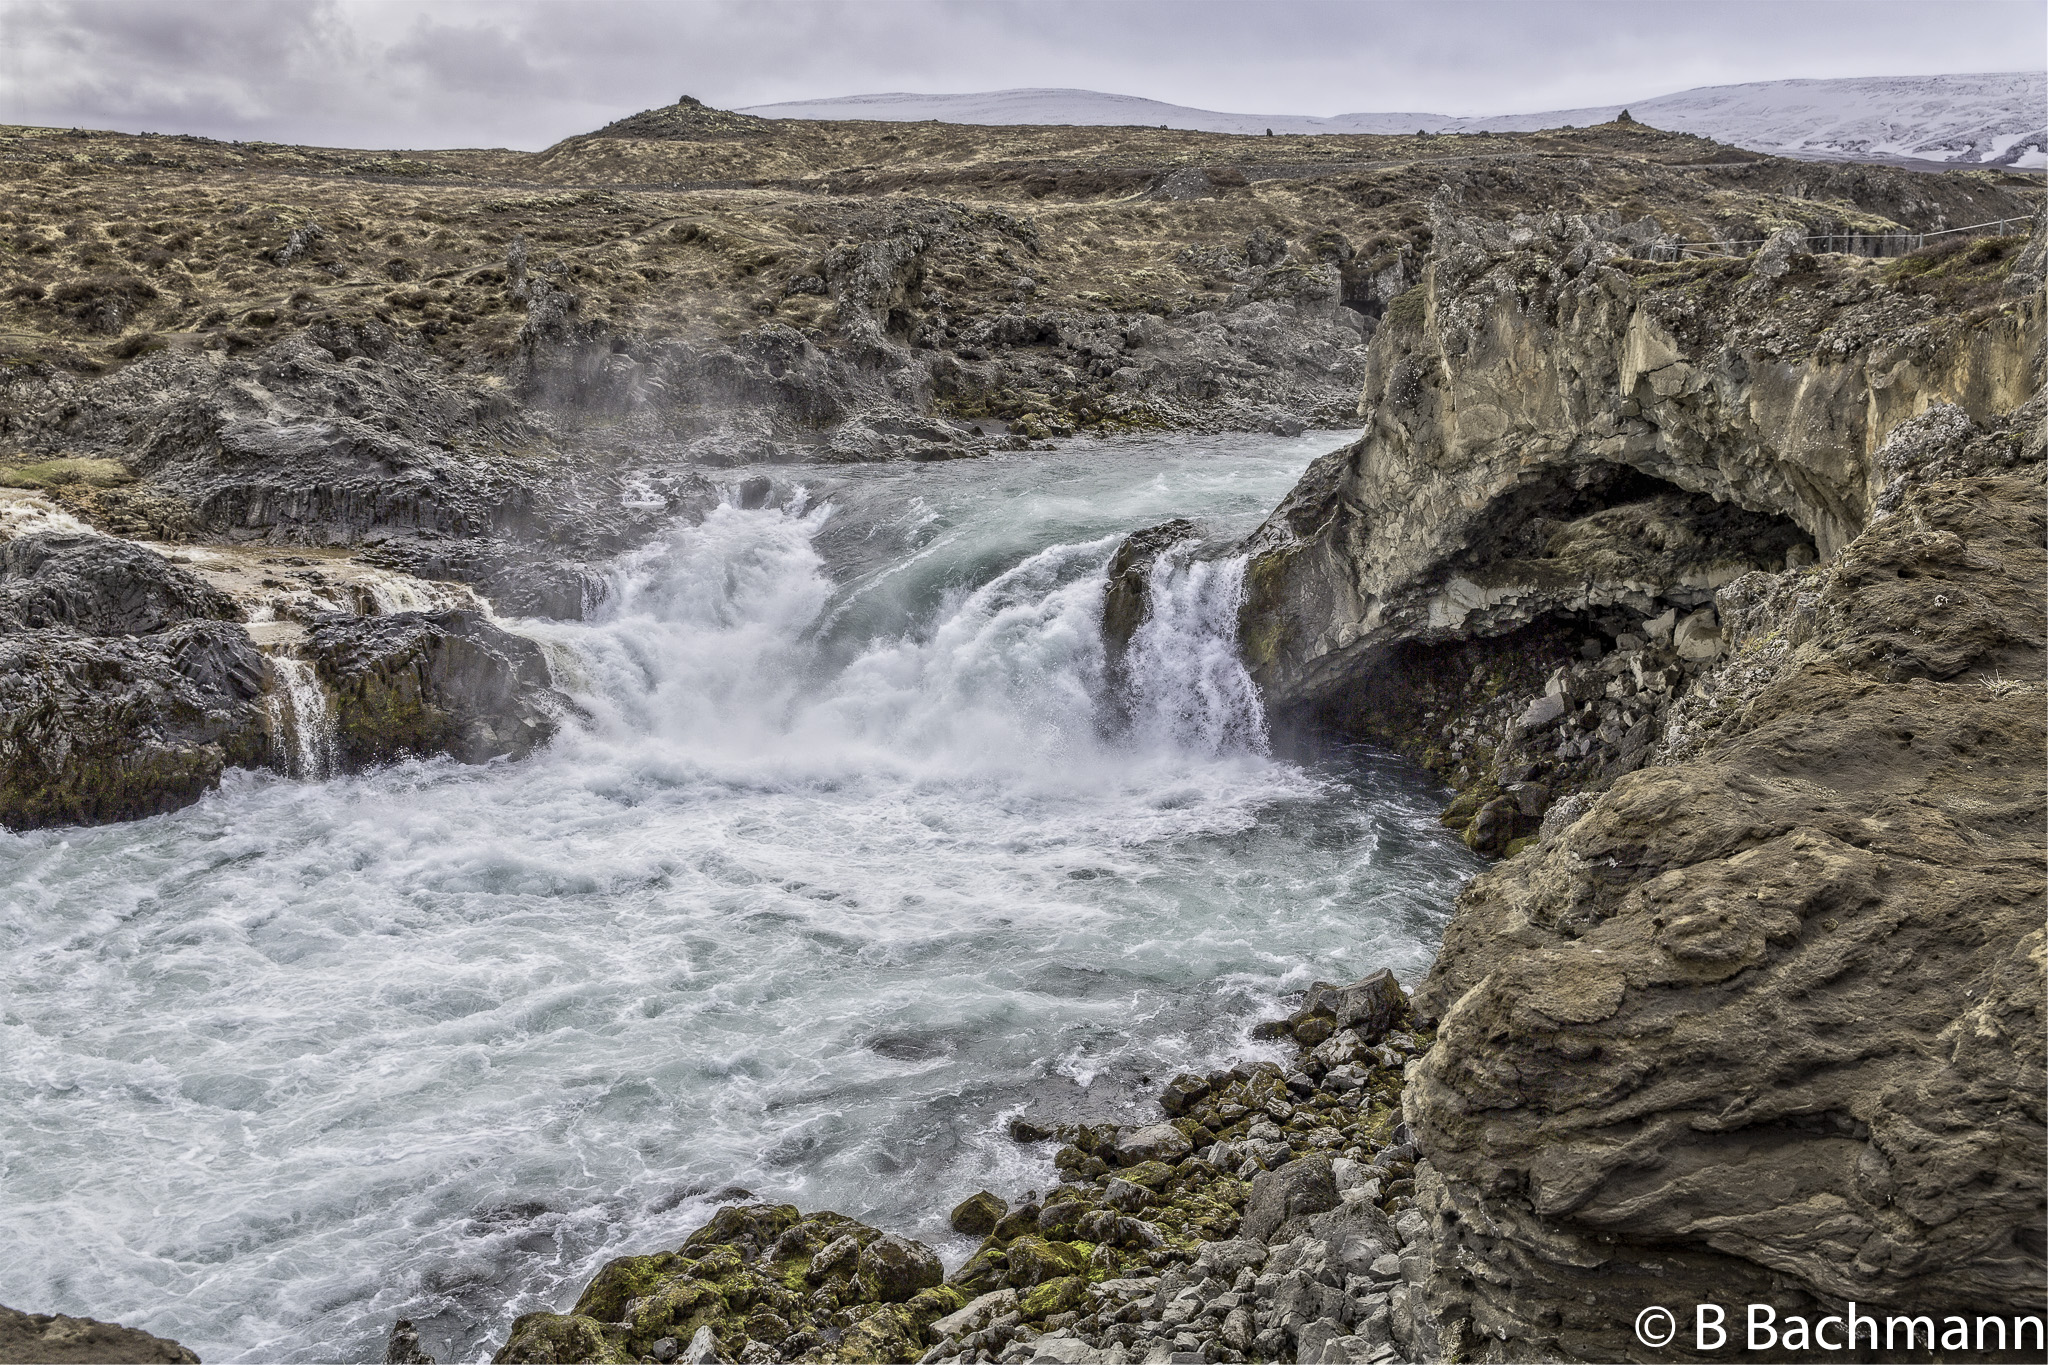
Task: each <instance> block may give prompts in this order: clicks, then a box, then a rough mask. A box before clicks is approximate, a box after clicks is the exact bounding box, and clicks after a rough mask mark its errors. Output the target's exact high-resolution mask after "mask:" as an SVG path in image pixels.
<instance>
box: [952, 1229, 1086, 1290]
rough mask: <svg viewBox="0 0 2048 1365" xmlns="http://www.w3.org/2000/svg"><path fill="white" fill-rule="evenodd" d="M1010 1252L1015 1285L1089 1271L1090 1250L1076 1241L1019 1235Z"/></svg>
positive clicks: (1010, 1271) (1011, 1283) (1013, 1283)
mask: <svg viewBox="0 0 2048 1365" xmlns="http://www.w3.org/2000/svg"><path fill="white" fill-rule="evenodd" d="M1007 1254H1008V1258H1009V1280H1010V1285H1011V1287H1012V1288H1020V1289H1021V1288H1024V1287H1027V1286H1031V1285H1038V1284H1043V1283H1045V1282H1046V1281H1047V1280H1056V1279H1059V1278H1060V1277H1061V1276H1064V1275H1081V1276H1084V1277H1085V1276H1086V1275H1087V1273H1088V1250H1087V1249H1085V1248H1083V1247H1082V1246H1080V1245H1079V1244H1077V1243H1074V1242H1049V1241H1047V1240H1046V1239H1045V1238H1043V1237H1019V1238H1018V1239H1017V1240H1016V1241H1014V1242H1012V1243H1010V1245H1009V1247H1008V1248H1007ZM955 1279H956V1280H957V1279H958V1277H957V1276H956V1277H955Z"/></svg>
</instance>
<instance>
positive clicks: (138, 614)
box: [0, 534, 242, 635]
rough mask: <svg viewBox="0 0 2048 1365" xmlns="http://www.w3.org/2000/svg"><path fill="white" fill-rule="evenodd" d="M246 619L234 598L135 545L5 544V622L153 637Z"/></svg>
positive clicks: (1, 579) (31, 540)
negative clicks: (183, 626)
mask: <svg viewBox="0 0 2048 1365" xmlns="http://www.w3.org/2000/svg"><path fill="white" fill-rule="evenodd" d="M241 616H242V613H241V609H240V608H239V607H237V606H236V604H235V602H234V599H233V598H231V597H229V596H228V595H227V594H226V593H224V592H221V591H220V590H219V589H217V588H214V587H213V586H211V585H210V584H208V583H206V582H205V581H203V580H202V579H200V578H199V577H198V576H197V575H195V574H192V573H190V572H188V571H187V570H185V569H181V568H179V567H178V566H177V565H175V564H172V563H171V562H170V561H169V560H167V559H165V558H164V557H163V556H162V555H160V554H157V553H156V552H155V551H153V550H150V549H148V548H147V547H145V546H141V545H137V544H135V543H134V542H133V541H127V540H118V539H116V538H114V537H112V536H98V535H83V536H82V535H51V534H43V535H27V536H19V537H16V538H15V539H13V540H8V541H5V542H0V622H5V621H7V620H9V619H12V620H13V621H15V622H17V623H19V626H20V627H22V628H26V629H29V630H40V629H44V628H47V627H55V628H59V629H64V630H74V631H77V632H79V633H80V634H83V635H151V634H154V633H156V632H158V631H160V630H163V629H165V628H167V627H169V626H172V625H175V624H177V623H178V622H180V621H238V620H240V619H241ZM0 628H4V627H0Z"/></svg>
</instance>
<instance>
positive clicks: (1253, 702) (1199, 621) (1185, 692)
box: [1125, 544, 1267, 754]
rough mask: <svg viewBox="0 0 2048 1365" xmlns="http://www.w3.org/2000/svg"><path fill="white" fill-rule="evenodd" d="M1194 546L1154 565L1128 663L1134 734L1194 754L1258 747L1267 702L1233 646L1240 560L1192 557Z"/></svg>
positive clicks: (1262, 743)
mask: <svg viewBox="0 0 2048 1365" xmlns="http://www.w3.org/2000/svg"><path fill="white" fill-rule="evenodd" d="M1192 549H1193V547H1192V545H1191V544H1190V545H1183V546H1178V547H1175V549H1173V550H1169V551H1167V552H1166V553H1164V554H1161V555H1160V556H1159V557H1158V559H1156V560H1154V561H1153V564H1152V572H1151V578H1150V580H1149V582H1148V585H1147V606H1148V609H1147V611H1146V615H1145V620H1144V623H1143V624H1142V625H1140V626H1139V627H1138V630H1137V633H1136V634H1135V635H1134V636H1132V637H1131V647H1130V653H1129V656H1128V658H1127V660H1126V663H1125V675H1126V678H1127V683H1126V686H1127V688H1128V693H1129V695H1128V698H1127V701H1128V705H1129V708H1130V714H1131V730H1132V733H1133V734H1134V735H1136V736H1139V737H1142V738H1146V739H1150V740H1151V741H1153V742H1154V743H1162V744H1171V745H1174V746H1176V747H1179V748H1185V749H1189V750H1193V751H1195V752H1198V753H1207V754H1227V753H1254V754H1263V753H1265V752H1266V744H1267V734H1266V715H1265V708H1264V707H1263V706H1262V705H1261V703H1260V701H1259V690H1258V687H1257V685H1256V684H1254V683H1253V682H1252V679H1251V675H1250V674H1249V673H1247V672H1246V671H1245V667H1244V663H1243V661H1242V660H1241V659H1240V658H1239V657H1238V650H1237V611H1238V607H1239V606H1240V605H1242V603H1243V601H1244V569H1245V560H1244V558H1243V556H1237V557H1233V558H1230V559H1218V560H1196V559H1193V558H1192V557H1191V554H1192Z"/></svg>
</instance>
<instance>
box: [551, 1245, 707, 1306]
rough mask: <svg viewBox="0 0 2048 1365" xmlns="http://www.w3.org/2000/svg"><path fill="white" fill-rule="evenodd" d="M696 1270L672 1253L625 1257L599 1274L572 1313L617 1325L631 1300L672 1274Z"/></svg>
mask: <svg viewBox="0 0 2048 1365" xmlns="http://www.w3.org/2000/svg"><path fill="white" fill-rule="evenodd" d="M694 1268H695V1263H694V1262H691V1261H688V1260H685V1259H684V1258H683V1257H681V1256H678V1255H676V1254H675V1253H674V1252H672V1251H664V1252H661V1253H659V1254H658V1255H654V1256H622V1257H620V1258H619V1259H618V1260H616V1261H612V1262H609V1263H608V1264H607V1265H606V1266H605V1268H604V1269H602V1270H600V1271H598V1272H597V1278H595V1279H593V1280H592V1281H591V1282H590V1284H589V1286H588V1287H586V1288H585V1289H584V1291H583V1297H581V1298H579V1299H577V1300H576V1306H575V1307H574V1308H573V1309H571V1310H570V1311H571V1312H572V1313H577V1314H580V1315H582V1316H583V1317H587V1318H595V1319H596V1320H597V1321H599V1322H617V1321H618V1320H619V1319H620V1318H622V1317H624V1316H625V1312H626V1303H627V1301H628V1300H631V1299H639V1298H645V1297H646V1296H647V1295H649V1294H651V1293H653V1292H654V1287H655V1286H656V1285H657V1284H659V1283H660V1282H661V1281H662V1280H664V1279H666V1278H667V1277H669V1276H671V1275H687V1274H689V1273H690V1272H691V1270H693V1269H694Z"/></svg>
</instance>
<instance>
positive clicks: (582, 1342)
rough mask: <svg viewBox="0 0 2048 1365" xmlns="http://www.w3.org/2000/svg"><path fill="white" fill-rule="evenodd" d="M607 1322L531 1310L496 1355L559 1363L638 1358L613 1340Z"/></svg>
mask: <svg viewBox="0 0 2048 1365" xmlns="http://www.w3.org/2000/svg"><path fill="white" fill-rule="evenodd" d="M614 1335H615V1334H614V1333H611V1332H607V1331H606V1330H605V1328H604V1326H603V1324H601V1323H598V1322H595V1321H593V1320H592V1319H590V1318H586V1317H578V1316H574V1315H570V1316H564V1315H562V1314H559V1313H528V1314H527V1315H526V1316H524V1317H522V1318H520V1319H519V1320H518V1321H516V1322H514V1323H513V1324H512V1335H511V1337H510V1339H509V1340H507V1341H506V1343H505V1348H504V1349H503V1350H501V1351H499V1352H498V1354H497V1355H496V1356H495V1357H493V1360H494V1361H496V1362H499V1365H529V1362H530V1363H531V1365H556V1362H559V1361H587V1362H590V1365H630V1363H631V1362H632V1361H634V1360H636V1359H637V1357H636V1356H633V1355H631V1354H628V1353H627V1351H626V1350H625V1349H624V1347H623V1346H622V1345H621V1344H620V1343H618V1342H616V1341H614V1340H613V1337H614Z"/></svg>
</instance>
